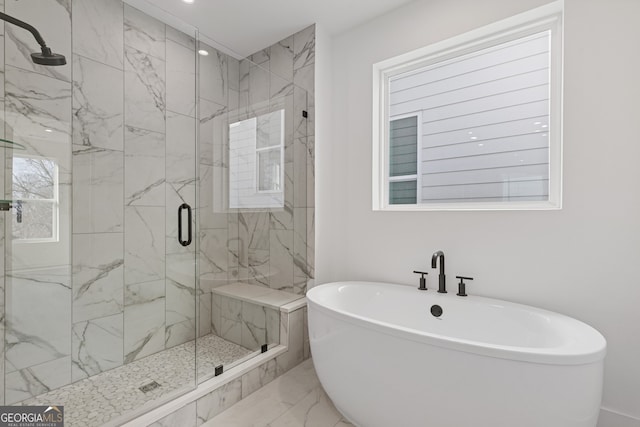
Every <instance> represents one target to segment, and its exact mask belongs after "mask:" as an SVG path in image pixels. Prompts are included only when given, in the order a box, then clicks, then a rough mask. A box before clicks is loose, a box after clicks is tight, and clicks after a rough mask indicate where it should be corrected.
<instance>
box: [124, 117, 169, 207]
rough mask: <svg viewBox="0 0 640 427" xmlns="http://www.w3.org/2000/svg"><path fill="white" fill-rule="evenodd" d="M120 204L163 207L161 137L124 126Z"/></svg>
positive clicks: (162, 139)
mask: <svg viewBox="0 0 640 427" xmlns="http://www.w3.org/2000/svg"><path fill="white" fill-rule="evenodd" d="M124 138H125V150H124V177H125V180H124V202H125V204H126V205H127V206H164V205H165V196H166V194H165V135H164V133H158V132H152V131H148V130H145V129H139V128H133V127H130V126H127V127H126V130H125V136H124Z"/></svg>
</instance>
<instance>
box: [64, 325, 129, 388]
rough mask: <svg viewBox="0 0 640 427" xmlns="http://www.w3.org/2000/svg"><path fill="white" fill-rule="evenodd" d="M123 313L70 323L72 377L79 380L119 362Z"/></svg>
mask: <svg viewBox="0 0 640 427" xmlns="http://www.w3.org/2000/svg"><path fill="white" fill-rule="evenodd" d="M123 327H124V324H123V314H122V313H118V314H116V315H113V316H109V317H102V318H100V319H93V320H89V321H86V322H78V323H74V324H73V330H72V336H71V339H72V343H71V344H72V347H71V358H72V370H71V374H72V380H73V381H74V382H75V381H79V380H81V379H83V378H87V377H90V376H93V375H96V374H99V373H100V372H105V371H108V370H109V369H113V368H116V367H118V366H120V365H122V363H123V329H122V328H123Z"/></svg>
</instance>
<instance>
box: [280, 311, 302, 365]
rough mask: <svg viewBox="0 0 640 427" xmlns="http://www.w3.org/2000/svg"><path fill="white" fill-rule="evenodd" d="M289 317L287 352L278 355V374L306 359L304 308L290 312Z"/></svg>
mask: <svg viewBox="0 0 640 427" xmlns="http://www.w3.org/2000/svg"><path fill="white" fill-rule="evenodd" d="M288 317H289V320H288V325H289V327H288V348H287V352H286V353H284V354H282V355H280V356H278V357H276V374H277V375H278V376H280V375H282V374H283V373H285V372H287V371H288V370H289V369H291V368H293V367H294V366H296V365H298V364H299V363H301V362H302V361H303V360H304V332H303V328H304V313H303V309H299V310H296V311H294V312H291V313H289V316H288ZM281 332H282V330H281Z"/></svg>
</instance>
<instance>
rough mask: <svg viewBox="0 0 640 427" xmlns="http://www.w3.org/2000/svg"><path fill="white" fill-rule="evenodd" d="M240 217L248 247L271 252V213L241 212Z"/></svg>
mask: <svg viewBox="0 0 640 427" xmlns="http://www.w3.org/2000/svg"><path fill="white" fill-rule="evenodd" d="M238 217H239V227H240V235H241V238H242V239H243V241H244V242H245V245H246V247H247V248H249V249H265V250H269V220H270V217H269V212H266V211H264V212H240V213H239V214H238Z"/></svg>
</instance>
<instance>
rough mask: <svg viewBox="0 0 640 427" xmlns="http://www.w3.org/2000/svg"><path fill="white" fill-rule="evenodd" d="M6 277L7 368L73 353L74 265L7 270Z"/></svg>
mask: <svg viewBox="0 0 640 427" xmlns="http://www.w3.org/2000/svg"><path fill="white" fill-rule="evenodd" d="M5 281H6V283H5V286H6V298H7V302H8V304H7V305H6V307H5V310H6V312H5V315H6V318H5V322H6V325H5V328H6V332H5V340H6V343H5V348H6V353H5V359H6V362H7V366H6V369H7V372H10V371H12V370H21V369H25V368H28V367H31V366H35V365H39V364H42V363H45V362H51V361H53V360H58V359H60V358H63V357H67V356H69V351H70V348H71V271H70V268H69V267H68V266H63V267H55V268H54V267H52V268H44V269H37V270H24V271H20V272H18V271H7V272H6V278H5ZM69 378H70V377H69ZM7 398H9V396H7Z"/></svg>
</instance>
